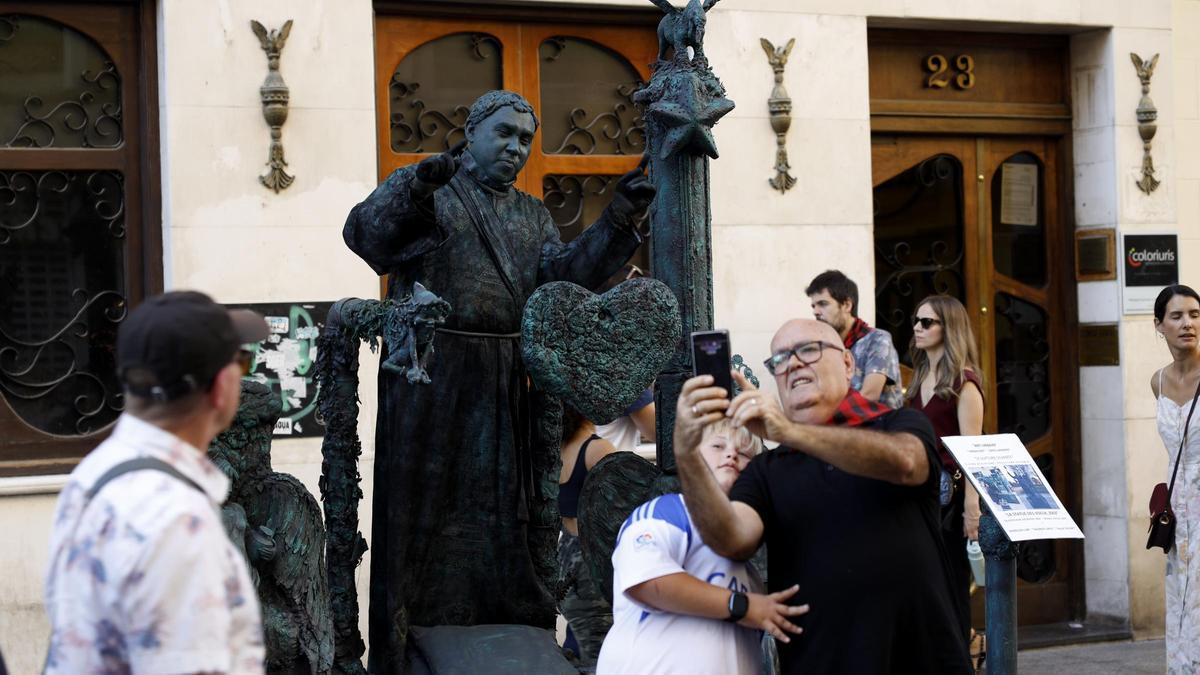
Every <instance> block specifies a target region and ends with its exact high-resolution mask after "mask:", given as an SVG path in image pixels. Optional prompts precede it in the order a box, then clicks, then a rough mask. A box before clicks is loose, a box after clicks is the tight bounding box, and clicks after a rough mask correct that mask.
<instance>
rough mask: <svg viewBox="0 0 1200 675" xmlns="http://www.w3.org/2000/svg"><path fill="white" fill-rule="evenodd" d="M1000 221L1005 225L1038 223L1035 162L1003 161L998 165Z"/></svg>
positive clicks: (1036, 169)
mask: <svg viewBox="0 0 1200 675" xmlns="http://www.w3.org/2000/svg"><path fill="white" fill-rule="evenodd" d="M1000 222H1001V223H1003V224H1005V225H1037V224H1038V168H1037V165H1036V164H1017V163H1015V162H1005V163H1004V164H1001V165H1000Z"/></svg>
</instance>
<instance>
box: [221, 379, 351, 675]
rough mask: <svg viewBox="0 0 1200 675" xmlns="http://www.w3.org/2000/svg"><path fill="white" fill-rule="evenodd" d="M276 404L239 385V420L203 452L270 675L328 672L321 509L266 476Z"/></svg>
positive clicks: (277, 477)
mask: <svg viewBox="0 0 1200 675" xmlns="http://www.w3.org/2000/svg"><path fill="white" fill-rule="evenodd" d="M279 415H280V404H279V399H278V397H276V396H275V394H274V393H273V392H272V391H271V389H270V387H268V386H266V385H264V384H260V383H258V382H253V381H249V380H247V381H243V382H242V401H241V406H240V407H239V408H238V413H237V418H236V419H235V420H234V422H233V424H232V425H231V426H230V427H229V429H227V430H225V431H223V432H221V434H220V435H219V436H217V437H216V438H215V439H214V440H213V442H212V444H211V445H210V446H209V448H208V455H209V457H210V458H211V459H212V460H213V463H215V464H216V465H217V466H218V467H220V469H221V471H223V472H224V473H225V475H227V476H229V479H230V481H231V486H230V491H229V498H228V500H227V501H226V503H225V506H224V507H223V508H222V510H221V517H222V520H224V521H225V526H226V528H227V530H228V531H229V534H230V538H231V539H233V542H234V544H236V545H237V546H238V548H239V549H241V550H242V552H243V554H244V555H245V556H246V560H247V561H249V563H250V570H251V576H252V577H253V579H254V583H255V587H256V588H257V590H258V598H259V603H260V605H261V607H262V614H263V635H264V638H265V641H266V648H267V662H266V666H267V672H268V673H281V674H282V673H294V672H303V673H319V674H322V675H324V674H326V673H330V672H332V668H333V650H334V635H333V622H332V615H331V612H330V605H329V589H328V587H327V584H326V577H325V530H324V527H323V524H322V522H321V507H320V506H318V505H317V500H316V499H314V498H313V496H312V495H311V494H309V492H308V490H307V489H306V488H305V487H304V484H303V483H301V482H300V481H299V480H297V479H296V478H295V477H293V476H290V475H288V474H285V473H276V472H274V471H272V470H271V432H272V430H273V429H274V427H275V422H276V421H277V420H278V419H279Z"/></svg>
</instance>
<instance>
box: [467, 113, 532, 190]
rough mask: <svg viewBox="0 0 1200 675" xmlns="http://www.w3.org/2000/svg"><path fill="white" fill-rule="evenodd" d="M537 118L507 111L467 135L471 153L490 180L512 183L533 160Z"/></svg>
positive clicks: (477, 125)
mask: <svg viewBox="0 0 1200 675" xmlns="http://www.w3.org/2000/svg"><path fill="white" fill-rule="evenodd" d="M533 132H534V126H533V115H530V114H529V113H523V112H517V111H516V110H515V109H513V108H511V107H507V106H506V107H504V108H501V109H499V110H497V111H496V112H494V113H492V114H491V115H489V116H488V117H486V118H484V120H483V121H482V122H480V123H479V124H476V125H475V126H474V127H473V128H472V129H471V130H470V131H468V132H467V143H468V144H467V152H469V153H471V156H472V157H473V158H475V163H476V164H478V165H479V168H480V170H482V171H483V172H484V173H485V174H486V175H487V177H488V178H491V179H493V180H495V181H497V182H500V183H511V182H512V181H513V180H515V179H516V177H517V174H518V173H520V171H521V169H522V168H524V166H525V160H527V159H529V148H530V146H531V145H532V144H533Z"/></svg>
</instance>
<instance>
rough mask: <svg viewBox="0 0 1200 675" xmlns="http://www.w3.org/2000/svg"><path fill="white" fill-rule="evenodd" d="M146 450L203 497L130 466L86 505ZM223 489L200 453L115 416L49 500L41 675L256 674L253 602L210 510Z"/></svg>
mask: <svg viewBox="0 0 1200 675" xmlns="http://www.w3.org/2000/svg"><path fill="white" fill-rule="evenodd" d="M144 456H149V457H154V458H156V459H160V460H163V461H165V462H167V463H168V464H170V465H171V466H172V467H173V468H175V469H176V470H178V471H179V472H180V473H182V474H183V475H185V476H187V477H188V478H189V479H191V480H192V481H193V482H195V483H196V484H197V485H199V486H200V487H201V488H202V489H203V492H200V491H198V490H196V489H195V488H193V487H192V486H190V485H187V484H186V483H184V482H183V481H180V480H179V479H177V478H175V477H172V476H169V475H167V474H165V473H162V472H159V471H139V472H131V473H127V474H124V475H122V476H120V477H119V478H116V479H114V480H113V481H112V482H111V483H109V484H108V485H107V486H106V487H105V488H104V489H102V490H101V491H100V492H99V493H98V494H97V495H96V496H95V498H93V499H92V501H91V502H90V503H86V493H87V491H88V489H90V488H91V486H92V485H93V484H95V482H96V480H98V479H99V478H100V476H102V475H103V474H104V473H105V472H106V471H108V470H109V469H110V468H112V467H113V466H116V465H117V464H119V463H121V462H124V461H127V460H130V459H134V458H137V457H144ZM228 491H229V480H228V479H227V478H226V477H225V475H224V474H222V473H221V471H220V470H219V469H217V467H216V466H215V465H213V464H212V462H210V461H209V460H208V458H207V457H206V456H205V455H204V453H202V452H201V451H200V450H197V449H196V448H194V447H192V446H190V445H188V444H187V443H185V442H184V441H182V440H180V439H179V438H177V437H175V436H174V435H172V434H170V433H168V432H166V431H163V430H162V429H159V428H158V427H155V426H153V425H150V424H147V423H146V422H143V421H141V420H139V419H137V418H135V417H132V416H130V415H123V416H122V417H121V419H120V420H119V421H118V423H117V426H116V429H115V430H114V431H113V434H112V436H111V437H110V438H109V439H108V440H106V441H105V442H104V443H102V444H101V445H100V446H99V447H97V448H96V449H95V450H93V451H92V452H91V453H90V454H88V456H87V457H86V458H84V460H83V461H82V462H81V463H80V464H79V466H78V467H76V469H75V470H74V471H72V472H71V477H70V479H69V481H68V482H67V485H66V487H65V488H63V491H62V494H60V495H59V498H58V506H57V508H56V509H55V514H54V530H53V532H52V533H51V537H50V568H49V571H48V574H47V577H46V611H47V612H48V613H49V615H50V627H51V634H50V650H49V653H48V654H47V659H46V670H45V672H46V673H129V672H138V673H194V672H220V673H262V672H263V658H264V648H263V633H262V619H261V616H260V614H259V608H258V599H257V597H256V596H255V590H254V586H253V583H252V582H251V581H250V574H249V570H248V569H247V567H246V562H245V560H244V559H243V558H242V556H241V554H240V553H238V551H237V550H236V549H235V548H234V547H233V544H232V543H231V542H230V540H229V538H228V536H227V535H226V534H225V529H224V526H223V525H222V524H221V518H220V516H219V515H218V512H217V509H218V508H219V505H220V504H221V502H223V501H224V500H225V497H226V495H227V493H228ZM85 503H86V508H84V507H85Z"/></svg>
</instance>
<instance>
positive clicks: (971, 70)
mask: <svg viewBox="0 0 1200 675" xmlns="http://www.w3.org/2000/svg"><path fill="white" fill-rule="evenodd" d="M954 68H955V71H956V72H951V70H950V61H949V60H947V59H946V57H945V56H942V55H941V54H933V55H932V56H930V57H929V58H927V59H925V70H926V71H927V72H928V73H929V75H928V76H927V77H926V78H925V87H926V88H928V89H944V88H946V87H948V86H950V83H951V82H953V83H954V86H955V88H957V89H971V88H972V87H974V86H975V59H973V58H971V56H970V55H968V54H959V55H958V56H956V57H954Z"/></svg>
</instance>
